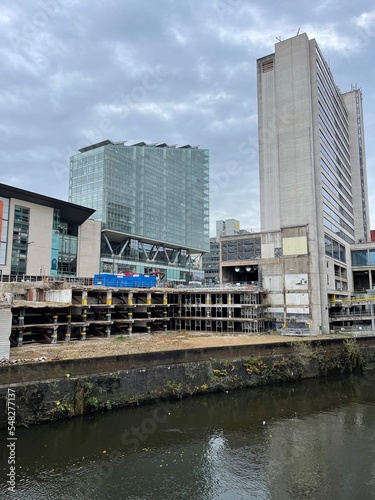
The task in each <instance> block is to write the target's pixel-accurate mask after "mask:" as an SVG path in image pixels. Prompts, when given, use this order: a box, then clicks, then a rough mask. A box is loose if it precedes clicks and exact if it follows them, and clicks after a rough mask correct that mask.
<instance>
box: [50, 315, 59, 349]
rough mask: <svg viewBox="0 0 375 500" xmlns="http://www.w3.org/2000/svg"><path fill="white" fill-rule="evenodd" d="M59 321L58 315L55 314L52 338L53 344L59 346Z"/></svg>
mask: <svg viewBox="0 0 375 500" xmlns="http://www.w3.org/2000/svg"><path fill="white" fill-rule="evenodd" d="M58 320H59V317H58V315H57V314H56V313H54V314H53V332H52V337H51V343H52V344H57V329H58V327H59V325H58Z"/></svg>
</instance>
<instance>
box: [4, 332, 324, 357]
mask: <svg viewBox="0 0 375 500" xmlns="http://www.w3.org/2000/svg"><path fill="white" fill-rule="evenodd" d="M314 338H317V337H309V340H312V339H314ZM322 338H323V337H322V336H319V339H320V340H321V339H322ZM296 340H300V341H302V340H307V338H306V337H290V336H281V335H272V334H269V335H267V334H265V335H217V334H207V333H194V332H168V333H153V334H133V335H130V336H113V337H110V338H109V339H107V338H105V339H104V338H89V339H87V340H85V341H80V340H75V341H71V342H58V343H57V344H38V343H31V344H24V345H23V346H21V347H13V348H12V349H11V351H10V360H11V362H13V363H27V362H31V361H53V360H62V359H78V358H92V357H100V356H113V355H121V354H134V353H140V352H154V351H166V350H168V351H171V350H175V349H192V348H200V347H217V346H230V345H248V344H262V343H274V342H291V341H296Z"/></svg>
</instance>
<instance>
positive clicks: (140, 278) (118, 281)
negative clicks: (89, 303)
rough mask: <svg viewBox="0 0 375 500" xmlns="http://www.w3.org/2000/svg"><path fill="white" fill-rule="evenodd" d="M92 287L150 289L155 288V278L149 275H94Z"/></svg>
mask: <svg viewBox="0 0 375 500" xmlns="http://www.w3.org/2000/svg"><path fill="white" fill-rule="evenodd" d="M94 285H98V286H110V287H113V288H152V287H154V286H156V276H155V275H149V274H109V273H101V274H95V275H94Z"/></svg>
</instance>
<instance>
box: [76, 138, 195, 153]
mask: <svg viewBox="0 0 375 500" xmlns="http://www.w3.org/2000/svg"><path fill="white" fill-rule="evenodd" d="M125 143H126V141H117V142H116V141H110V140H109V139H106V140H105V141H101V142H97V143H95V144H90V145H89V146H86V147H84V148H81V149H79V150H78V151H79V152H80V153H86V152H87V151H91V150H93V149H97V148H101V147H103V146H109V145H111V146H118V145H121V146H125V147H147V148H155V147H156V148H169V149H170V148H176V149H199V146H191V145H190V144H185V145H184V146H177V144H167V143H166V142H144V141H141V142H137V143H135V144H125Z"/></svg>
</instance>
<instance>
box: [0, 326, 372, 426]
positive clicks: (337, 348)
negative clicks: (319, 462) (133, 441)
mask: <svg viewBox="0 0 375 500" xmlns="http://www.w3.org/2000/svg"><path fill="white" fill-rule="evenodd" d="M141 337H142V338H141ZM83 344H84V345H83ZM11 362H12V363H10V364H5V365H2V366H0V379H1V381H2V385H1V386H0V398H1V400H3V404H5V401H6V397H7V391H8V388H11V389H12V390H14V391H15V394H16V415H17V417H16V418H17V420H16V422H17V424H18V425H29V424H34V423H40V422H46V421H50V420H57V419H61V418H70V417H73V416H76V415H82V414H87V413H92V412H97V411H109V410H111V409H113V408H120V407H124V406H129V405H138V404H141V403H146V402H150V401H155V400H159V399H167V398H182V397H186V396H194V395H197V394H201V393H207V392H214V391H229V390H233V389H238V388H242V387H256V386H261V385H266V384H272V383H279V382H287V381H296V380H302V379H305V378H313V377H322V376H324V377H325V376H329V375H330V374H336V373H346V372H352V371H355V370H363V369H365V370H371V369H373V368H374V367H375V338H374V337H361V338H356V339H354V338H329V337H319V338H301V337H299V338H295V337H281V336H275V335H259V336H258V335H256V336H250V335H249V336H245V335H240V336H223V335H216V336H215V335H211V336H207V335H194V334H192V333H190V332H189V333H186V332H184V333H182V332H179V333H178V334H160V336H159V334H153V335H148V336H137V338H135V336H134V337H133V338H132V337H130V338H127V337H122V338H121V337H119V338H116V337H114V338H112V339H100V340H93V341H87V342H72V343H64V344H57V345H42V344H38V345H25V346H22V347H21V348H15V349H12V353H11ZM0 425H1V426H5V425H6V421H5V412H4V413H2V420H1V421H0Z"/></svg>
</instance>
